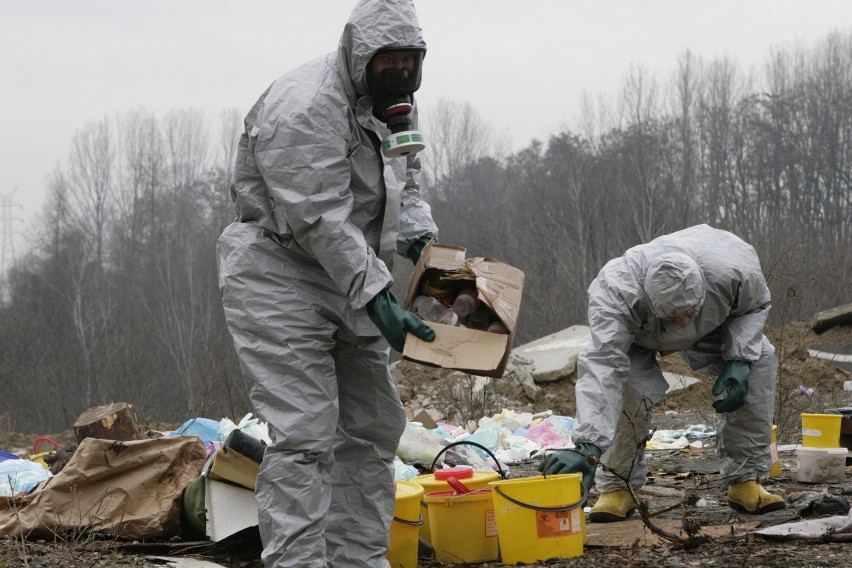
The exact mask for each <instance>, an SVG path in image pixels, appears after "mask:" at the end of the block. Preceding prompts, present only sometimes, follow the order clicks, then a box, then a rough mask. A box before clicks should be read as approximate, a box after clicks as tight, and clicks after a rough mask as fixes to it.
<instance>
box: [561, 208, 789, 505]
mask: <svg viewBox="0 0 852 568" xmlns="http://www.w3.org/2000/svg"><path fill="white" fill-rule="evenodd" d="M670 252H679V253H683V254H686V255H688V256H689V257H690V258H691V259H692V260H694V261H695V263H697V265H698V267H699V268H700V270H701V272H702V273H703V281H704V286H705V292H704V302H703V305H702V306H701V309H700V311H699V312H698V315H697V316H696V317H695V318H694V319H692V320H691V321H690V323H689V325H688V326H687V327H686V328H684V329H680V328H678V327H677V326H676V325H675V324H674V323H673V322H672V321H668V320H666V319H661V318H659V317H656V316H655V315H654V313H653V310H652V309H651V305H650V302H649V300H648V298H647V296H646V292H645V289H644V287H643V285H644V281H645V275H646V272H647V268H648V264H649V262H650V261H652V260H653V259H655V258H658V257H659V256H660V255H663V254H666V253H670ZM693 281H698V280H693ZM769 308H770V295H769V289H768V288H767V286H766V281H765V280H764V277H763V274H762V272H761V268H760V261H759V259H758V257H757V253H756V252H755V250H754V249H753V248H752V247H751V246H750V245H749V244H747V243H745V242H744V241H742V240H741V239H740V238H738V237H737V236H735V235H733V234H731V233H729V232H727V231H722V230H719V229H715V228H713V227H710V226H708V225H698V226H695V227H690V228H688V229H684V230H682V231H678V232H675V233H672V234H669V235H664V236H662V237H659V238H657V239H654V240H653V241H651V242H649V243H646V244H642V245H638V246H636V247H633V248H631V249H629V250H627V252H625V253H624V255H623V256H621V257H619V258H616V259H613V260H611V261H609V262H608V263H607V264H606V265H605V266H604V267H603V269H601V271H600V273H599V274H598V276H597V277H596V278H595V280H594V281H593V282H592V284H591V286H590V287H589V326H590V328H591V334H592V341H591V342H590V343H589V344H588V345H587V346H586V347H585V348H584V349H583V350H582V351H581V353H580V356H579V360H578V363H577V369H578V380H577V386H576V401H577V416H576V422H577V424H576V426H575V430H574V439H575V441H577V442H591V443H593V444H595V445H597V446H598V447H600V448H601V450H603V451H604V454H603V455H602V456H601V462H602V463H603V464H604V465H606V466H608V467H610V468H612V469H614V470H615V471H617V472H619V473H620V474H621V475H623V476H625V477H627V476H628V474H630V475H629V479H630V484H631V486H632V487H633V488H634V489H639V488H641V487H642V486H643V485H644V483H645V475H646V467H645V459H644V457H645V454H644V451H642V450H641V449H638V450H637V443H638V442H641V441H642V440H644V439H645V437H647V435H648V430H649V426H650V414H651V408H652V407H653V406H654V405H656V404H659V403H660V402H661V401H662V399H663V396H664V394H665V392H666V389H667V386H668V385H667V383H666V380H665V379H664V378H663V374H662V372H661V371H660V368H659V366H658V364H657V360H656V355H657V353H658V352H660V353H662V354H664V355H666V354H669V353H672V352H676V351H677V352H680V355H681V357H682V358H683V359H684V360H685V361H686V362H687V363H688V364H689V365H690V367H691V368H692V369H693V370H695V371H698V372H706V373H713V374H718V373H720V372H721V370H722V368H723V367H724V366H725V363H726V362H727V361H731V360H739V361H747V362H749V363H751V372H750V374H749V377H748V395H747V396H746V399H745V404H744V405H743V406H742V407H740V408H739V409H738V410H735V411H733V412H730V413H723V414H718V415H717V440H718V451H719V457H720V460H721V470H722V475H724V476H727V477H728V480H729V482H739V481H746V480H752V479H764V478H766V477H767V476H768V474H769V468H770V455H769V439H770V433H771V428H772V413H773V408H774V404H775V379H776V372H777V363H776V359H775V350H774V348H773V347H772V345H771V344H770V343H769V341H768V340H767V338H766V337H765V336H764V335H763V327H764V324H765V322H766V318H767V316H768V314H769ZM631 467H632V473H631ZM595 484H596V485H597V487H598V490H599V491H601V492H602V493H608V492H611V491H617V490H621V489H625V484H624V482H622V481H621V480H620V479H618V478H617V477H616V476H614V475H613V474H611V473H608V472H604V471H603V469H602V468H599V469H598V471H597V473H596V476H595Z"/></svg>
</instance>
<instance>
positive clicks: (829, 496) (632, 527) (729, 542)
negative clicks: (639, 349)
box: [0, 324, 852, 568]
mask: <svg viewBox="0 0 852 568" xmlns="http://www.w3.org/2000/svg"><path fill="white" fill-rule="evenodd" d="M767 334H768V335H769V336H770V339H771V340H772V341H773V344H774V345H775V346H776V349H777V350H778V354H779V355H778V356H779V379H778V408H779V412H778V414H777V416H776V422H777V423H778V442H779V444H780V445H782V447H783V446H784V445H793V444H799V443H800V442H801V437H800V428H801V424H800V419H799V414H800V413H802V412H821V411H822V410H825V409H827V408H835V407H840V406H848V405H850V404H852V393H850V392H845V391H843V382H844V381H848V380H852V376H850V375H849V374H846V373H844V372H843V371H841V370H839V369H838V368H837V367H835V366H834V365H832V364H830V363H825V362H822V361H817V360H814V359H811V358H809V357H808V356H807V348H808V346H809V345H812V344H815V343H821V344H828V343H846V342H852V328H849V327H842V328H835V329H832V330H829V331H827V332H825V333H824V334H822V335H819V336H817V335H815V334H813V333H812V332H810V330H809V329H808V328H807V326H805V325H802V324H792V325H788V326H786V327H785V328H783V329H769V330H767ZM660 363H661V366H662V367H663V369H664V370H670V371H673V372H680V373H684V374H693V373H691V372H690V371H689V370H688V369H687V368H686V366H685V365H684V364H683V363H682V362H681V360H680V359H679V358H678V357H676V356H669V357H666V358H663V359H661V360H660ZM699 378H701V379H702V382H701V383H700V384H698V385H695V386H693V387H691V388H689V389H686V390H684V391H680V392H677V393H673V394H672V395H670V396H669V397H668V398H667V399H666V401H665V402H664V403H663V405H661V407H660V408H658V409H657V411H656V412H655V414H654V419H653V421H652V426H654V427H656V428H658V429H663V430H665V429H677V428H684V427H686V426H688V425H691V424H707V425H710V426H712V425H714V421H715V417H714V413H713V412H712V408H711V406H710V404H711V402H712V397H711V396H710V394H709V389H710V384H712V380H711V379H710V378H708V377H699ZM574 380H575V378H574V377H568V378H565V379H562V380H559V381H555V382H553V383H547V384H542V385H540V386H541V387H542V393H540V395H539V396H537V397H536V400H534V401H530V400H524V401H518V404H517V408H518V409H528V410H532V411H534V412H540V411H544V410H551V411H553V412H554V414H560V415H565V416H573V415H574V408H573V394H574V393H573V384H574ZM708 380H710V381H711V382H709V383H708ZM799 385H804V386H807V387H809V388H813V389H814V394H813V395H812V396H806V395H802V394H800V393H799V392H798V387H799ZM430 395H431V397H432V399H433V400H432V404H433V405H435V406H437V407H440V406H441V405H442V404H450V401H448V400H442V396H441V394H440V392H434V391H431V392H430ZM445 396H451V393H447V394H446V395H445ZM708 409H710V410H709V411H708ZM35 437H36V436H26V435H21V434H15V433H11V432H6V433H3V432H2V430H0V448H2V449H8V448H16V447H24V448H25V447H31V444H32V441H33V439H34V438H35ZM69 437H71V435H70V432H66V433H60V434H56V435H55V439H59V438H65V439H67V438H69ZM71 439H73V438H71ZM709 442H711V444H709V445H708V446H707V447H705V448H703V449H701V450H698V451H695V450H693V451H683V450H665V451H654V452H649V453H648V463H649V480H648V483H647V485H646V486H645V488H644V489H643V490H642V491H641V492H640V493H639V495H638V497H639V498H640V499H641V500H642V502H644V503H645V504H646V505H647V510H648V512H649V515H650V517H649V518H648V520H647V521H646V522H643V520H642V519H640V518H639V517H638V516H634V517H633V518H631V520H629V521H627V522H624V523H614V524H603V525H602V524H588V525H587V527H586V537H587V543H586V546H585V547H584V550H583V554H582V556H579V557H575V558H570V559H561V560H550V561H547V562H542V563H539V564H530V566H534V567H592V566H594V567H596V568H623V567H624V566H638V567H645V566H647V567H649V568H650V567H653V568H660V567H669V566H671V567H675V566H677V567H681V566H750V567H752V568H759V567H764V566H765V567H783V568H793V567H796V568H798V567H803V566H808V567H834V566H837V567H840V566H844V567H846V566H849V565H850V563H852V542H834V541H833V539H836V538H837V536H839V535H836V536H834V537H832V536H831V535H826V537H825V538H824V539H822V541H821V542H804V541H779V540H769V539H766V538H764V537H760V536H756V535H749V534H746V531H748V530H751V529H757V528H763V527H768V526H774V525H779V524H783V523H787V522H791V521H795V520H801V519H810V518H818V517H820V516H825V515H828V514H838V513H837V509H836V507H837V505H838V504H841V505H842V504H843V503H844V502H845V503H847V507H848V500H852V467H847V468H846V477H845V481H844V483H837V484H804V483H801V482H799V481H798V480H797V475H796V474H797V466H798V462H797V459H796V454H795V452H782V453H781V454H780V462H781V464H782V472H781V475H780V476H779V477H776V478H771V479H770V480H768V481H767V482H766V483H765V485H766V487H767V489H768V490H769V491H771V492H773V493H777V494H781V495H784V497H785V500H786V501H787V504H788V506H787V508H786V509H784V510H782V511H776V512H773V513H769V514H767V515H763V516H759V517H758V516H749V515H742V514H739V513H736V512H734V511H733V510H732V509H730V508H729V507H728V506H727V499H726V496H725V482H724V480H723V479H721V477H720V475H719V472H718V462H717V461H716V460H717V456H716V452H715V448H714V447H713V445H712V439H711V440H709ZM537 463H538V462H537V460H530V461H529V462H526V463H522V464H518V465H515V466H512V467H510V468H509V471H510V474H511V475H512V476H527V475H537V474H538V472H537V471H536V469H535V468H536V465H537ZM847 463H852V462H850V461H847ZM594 498H595V496H594V494H593V495H592V499H591V500H590V502H589V505H591V504H593V503H594ZM696 500H698V504H699V505H701V506H690V505H685V504H684V503H686V502H690V503H691V502H694V501H696ZM833 507H834V508H833ZM685 527H686V528H689V529H690V530H691V531H692V532H693V533H694V534H695V538H690V537H689V536H688V534H687V531H686V530H685ZM696 530H697V532H695V531H696ZM655 532H664V533H666V534H667V535H668V538H661V537H659V536H656V535H655ZM259 554H260V544H259V538H258V536H257V532H256V530H254V529H250V530H248V531H244V533H240V534H239V535H236V536H235V537H232V538H230V539H227V540H226V541H223V542H220V543H210V542H189V541H182V540H180V539H173V540H172V541H169V542H135V543H128V542H121V541H115V540H111V539H99V538H97V537H96V536H92V535H79V536H75V537H69V536H61V537H60V536H57V537H56V538H55V539H54V540H53V541H50V542H47V541H43V540H41V541H17V540H10V539H0V568H18V567H27V568H29V567H60V566H88V567H91V568H108V567H113V566H115V567H139V568H153V567H162V566H169V564H168V562H167V561H166V560H164V559H163V558H165V557H172V558H184V559H188V558H194V559H199V560H207V561H210V562H215V563H216V564H218V565H221V566H227V567H229V568H260V567H261V566H262V564H261V563H260V561H259ZM172 565H174V564H172ZM439 566H449V564H444V563H441V562H438V561H435V560H430V559H428V558H421V559H420V560H419V563H418V567H419V568H436V567H439ZM466 566H480V567H497V566H502V564H500V563H499V562H488V563H480V564H466Z"/></svg>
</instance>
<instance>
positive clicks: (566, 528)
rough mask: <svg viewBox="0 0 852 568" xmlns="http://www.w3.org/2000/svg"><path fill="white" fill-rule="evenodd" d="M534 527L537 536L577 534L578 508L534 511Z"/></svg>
mask: <svg viewBox="0 0 852 568" xmlns="http://www.w3.org/2000/svg"><path fill="white" fill-rule="evenodd" d="M535 529H536V534H537V535H538V538H549V537H554V536H568V535H572V534H579V533H580V530H581V526H580V510H579V509H572V510H570V511H565V512H564V513H551V512H547V511H536V514H535Z"/></svg>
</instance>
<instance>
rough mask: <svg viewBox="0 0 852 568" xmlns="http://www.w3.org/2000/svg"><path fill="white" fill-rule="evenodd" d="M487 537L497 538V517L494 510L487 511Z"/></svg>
mask: <svg viewBox="0 0 852 568" xmlns="http://www.w3.org/2000/svg"><path fill="white" fill-rule="evenodd" d="M485 536H487V537H492V536H497V516H496V515H495V514H494V509H488V510H487V511H485Z"/></svg>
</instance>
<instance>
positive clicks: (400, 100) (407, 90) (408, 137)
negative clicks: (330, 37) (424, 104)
mask: <svg viewBox="0 0 852 568" xmlns="http://www.w3.org/2000/svg"><path fill="white" fill-rule="evenodd" d="M424 55H426V50H425V49H423V48H420V47H392V48H384V49H380V50H379V51H377V52H376V54H375V55H374V56H373V58H372V59H370V63H368V64H367V86H368V87H369V89H370V94H371V95H372V96H373V100H374V103H373V116H375V117H376V118H378V119H379V120H381V121H382V122H384V123H385V124H386V125H387V127H388V129H389V130H390V131H391V133H390V135H389V136H388V137H387V138H385V139H384V140H382V153H383V154H384V155H385V156H389V157H397V156H407V155H408V154H416V153H417V152H419V151H421V150H423V149H424V148H425V147H426V144H425V143H424V142H423V135H422V134H421V133H420V132H419V131H417V130H412V128H411V111H412V110H413V108H414V91H416V90H417V89H418V88H420V71H421V64H422V63H423V56H424Z"/></svg>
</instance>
